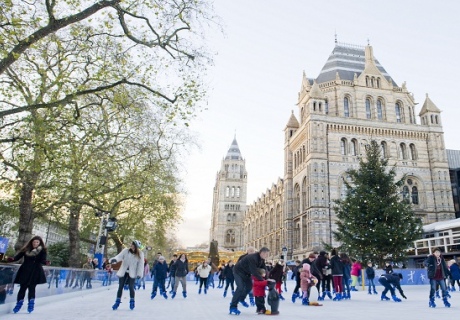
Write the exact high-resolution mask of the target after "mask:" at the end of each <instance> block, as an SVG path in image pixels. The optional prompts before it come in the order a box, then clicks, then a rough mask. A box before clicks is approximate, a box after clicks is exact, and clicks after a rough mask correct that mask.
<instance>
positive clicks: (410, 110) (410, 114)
mask: <svg viewBox="0 0 460 320" xmlns="http://www.w3.org/2000/svg"><path fill="white" fill-rule="evenodd" d="M407 109H408V110H409V122H410V123H414V122H415V121H413V119H412V108H411V107H407Z"/></svg>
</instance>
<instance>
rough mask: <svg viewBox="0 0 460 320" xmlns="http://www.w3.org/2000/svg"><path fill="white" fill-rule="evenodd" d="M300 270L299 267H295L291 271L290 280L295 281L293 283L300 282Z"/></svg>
mask: <svg viewBox="0 0 460 320" xmlns="http://www.w3.org/2000/svg"><path fill="white" fill-rule="evenodd" d="M301 269H302V267H301V266H295V267H294V268H293V269H292V274H291V280H293V279H295V281H300V270H301Z"/></svg>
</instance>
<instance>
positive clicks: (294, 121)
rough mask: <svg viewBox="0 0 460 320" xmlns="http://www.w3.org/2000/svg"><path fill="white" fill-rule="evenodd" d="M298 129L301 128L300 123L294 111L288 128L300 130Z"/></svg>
mask: <svg viewBox="0 0 460 320" xmlns="http://www.w3.org/2000/svg"><path fill="white" fill-rule="evenodd" d="M298 127H299V121H297V118H296V117H295V115H294V111H292V113H291V117H290V118H289V121H288V123H287V125H286V128H298Z"/></svg>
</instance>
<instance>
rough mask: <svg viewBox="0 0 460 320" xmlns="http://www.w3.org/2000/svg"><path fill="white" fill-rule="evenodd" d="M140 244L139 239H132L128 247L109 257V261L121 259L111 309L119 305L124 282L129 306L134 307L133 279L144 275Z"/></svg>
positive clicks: (113, 261) (115, 261)
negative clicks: (113, 302) (126, 286)
mask: <svg viewBox="0 0 460 320" xmlns="http://www.w3.org/2000/svg"><path fill="white" fill-rule="evenodd" d="M141 246H142V244H141V242H140V241H139V240H134V241H133V242H132V244H131V247H130V248H129V249H128V248H126V249H123V250H122V251H121V252H120V253H119V254H118V255H117V256H115V257H113V258H112V259H110V263H117V262H119V261H122V263H121V266H120V269H119V270H118V272H117V276H118V278H119V280H118V281H119V282H118V291H117V299H116V300H115V304H114V305H113V306H112V309H113V310H117V309H118V307H119V306H120V303H121V296H122V294H123V286H124V285H125V283H128V285H129V297H130V299H129V308H130V309H131V310H133V309H134V281H135V280H136V279H140V278H141V277H142V276H143V275H144V253H143V252H142V251H141V250H140V248H141Z"/></svg>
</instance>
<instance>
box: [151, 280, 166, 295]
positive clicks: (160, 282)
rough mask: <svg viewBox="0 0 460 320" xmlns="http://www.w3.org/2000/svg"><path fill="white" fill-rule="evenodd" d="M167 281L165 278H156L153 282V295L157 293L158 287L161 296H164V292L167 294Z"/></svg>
mask: <svg viewBox="0 0 460 320" xmlns="http://www.w3.org/2000/svg"><path fill="white" fill-rule="evenodd" d="M165 281H166V279H164V278H163V279H160V278H158V277H155V280H154V281H153V287H152V293H154V292H157V289H158V287H160V294H163V292H166V289H165Z"/></svg>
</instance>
